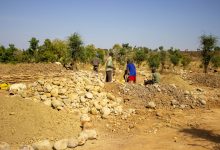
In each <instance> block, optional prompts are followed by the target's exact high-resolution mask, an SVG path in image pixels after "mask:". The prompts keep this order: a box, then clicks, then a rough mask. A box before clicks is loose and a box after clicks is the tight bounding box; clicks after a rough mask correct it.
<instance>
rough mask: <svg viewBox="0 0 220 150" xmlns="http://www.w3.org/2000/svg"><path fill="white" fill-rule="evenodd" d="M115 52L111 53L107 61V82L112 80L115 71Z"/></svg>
mask: <svg viewBox="0 0 220 150" xmlns="http://www.w3.org/2000/svg"><path fill="white" fill-rule="evenodd" d="M112 57H113V53H112V52H110V53H109V57H108V58H107V61H106V82H112V75H113V71H114V66H113V61H112Z"/></svg>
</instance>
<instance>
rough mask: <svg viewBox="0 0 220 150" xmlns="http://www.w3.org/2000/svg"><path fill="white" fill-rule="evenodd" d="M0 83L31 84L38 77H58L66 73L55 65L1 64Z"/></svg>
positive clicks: (61, 67)
mask: <svg viewBox="0 0 220 150" xmlns="http://www.w3.org/2000/svg"><path fill="white" fill-rule="evenodd" d="M0 71H1V72H0V73H1V76H0V81H1V80H2V81H4V82H7V83H19V82H33V81H36V80H37V79H38V78H39V77H45V76H46V77H47V76H53V77H54V76H60V73H61V72H64V71H66V69H65V68H63V66H60V65H57V64H43V63H39V64H35V63H33V64H1V65H0Z"/></svg>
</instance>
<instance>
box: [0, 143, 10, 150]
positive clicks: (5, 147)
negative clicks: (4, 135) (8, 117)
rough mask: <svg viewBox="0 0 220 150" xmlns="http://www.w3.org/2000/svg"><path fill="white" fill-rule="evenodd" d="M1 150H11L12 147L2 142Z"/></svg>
mask: <svg viewBox="0 0 220 150" xmlns="http://www.w3.org/2000/svg"><path fill="white" fill-rule="evenodd" d="M0 150H10V145H9V144H8V143H6V142H0Z"/></svg>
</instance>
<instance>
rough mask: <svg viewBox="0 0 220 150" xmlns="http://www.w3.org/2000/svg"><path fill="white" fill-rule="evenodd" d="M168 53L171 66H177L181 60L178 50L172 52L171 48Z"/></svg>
mask: <svg viewBox="0 0 220 150" xmlns="http://www.w3.org/2000/svg"><path fill="white" fill-rule="evenodd" d="M168 52H169V54H170V61H171V63H172V64H173V67H175V66H178V65H179V62H180V60H181V58H182V55H181V53H180V50H179V49H175V50H173V48H172V47H171V49H169V50H168Z"/></svg>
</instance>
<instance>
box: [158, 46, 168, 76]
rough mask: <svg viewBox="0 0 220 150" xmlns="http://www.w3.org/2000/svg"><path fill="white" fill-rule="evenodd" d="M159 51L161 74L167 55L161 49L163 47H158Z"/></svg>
mask: <svg viewBox="0 0 220 150" xmlns="http://www.w3.org/2000/svg"><path fill="white" fill-rule="evenodd" d="M159 50H160V53H159V54H160V63H161V72H163V70H164V68H165V62H166V57H167V53H166V51H165V50H164V49H163V46H160V47H159Z"/></svg>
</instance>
